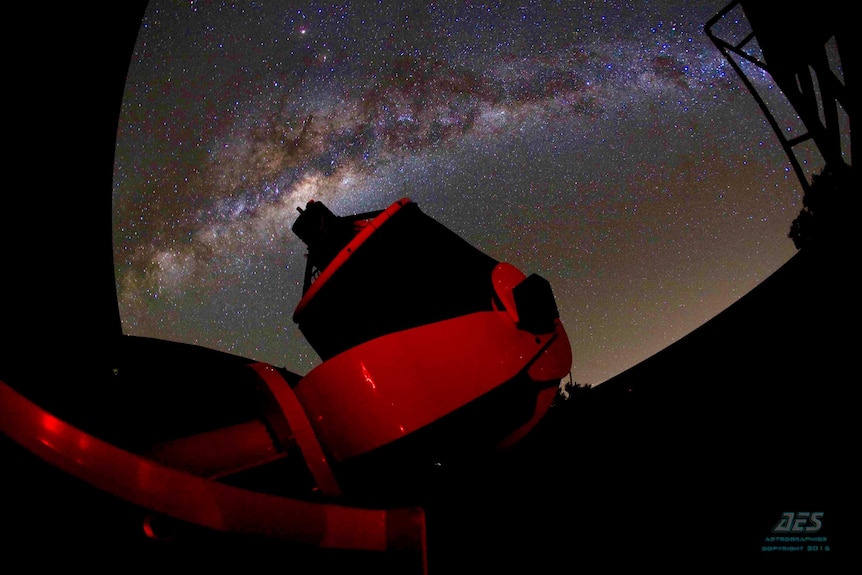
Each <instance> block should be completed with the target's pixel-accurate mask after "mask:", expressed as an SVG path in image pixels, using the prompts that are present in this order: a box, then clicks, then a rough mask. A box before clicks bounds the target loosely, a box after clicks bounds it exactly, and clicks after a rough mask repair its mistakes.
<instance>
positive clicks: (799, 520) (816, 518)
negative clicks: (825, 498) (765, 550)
mask: <svg viewBox="0 0 862 575" xmlns="http://www.w3.org/2000/svg"><path fill="white" fill-rule="evenodd" d="M822 519H823V512H822V511H800V512H799V513H792V512H786V513H782V514H781V520H780V521H779V522H778V523H776V524H775V527H773V528H772V532H773V533H817V532H818V531H820V527H821V526H822V524H821V520H822Z"/></svg>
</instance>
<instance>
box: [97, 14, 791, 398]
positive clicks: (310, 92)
mask: <svg viewBox="0 0 862 575" xmlns="http://www.w3.org/2000/svg"><path fill="white" fill-rule="evenodd" d="M724 5H725V2H723V1H709V2H696V3H695V2H681V1H680V2H672V1H668V2H628V3H626V2H592V1H590V2H574V3H558V2H526V1H525V2H520V3H464V2H436V3H408V4H407V5H406V6H403V5H402V3H396V2H384V1H380V2H368V3H341V4H337V3H333V4H329V3H327V4H322V3H315V2H299V3H297V2H290V3H287V2H195V1H192V2H184V3H179V2H167V1H161V0H159V1H156V0H153V1H151V2H150V3H149V5H148V8H147V11H146V14H145V17H144V20H143V22H142V26H141V30H140V34H139V37H138V41H137V46H136V49H135V52H134V55H133V60H132V62H131V65H130V68H129V74H128V79H127V85H126V93H125V96H124V100H123V106H122V111H121V115H120V119H119V132H118V137H117V153H116V162H115V171H114V197H113V204H114V254H115V268H116V279H117V290H118V301H119V305H120V313H121V317H122V321H123V329H124V332H125V333H128V334H133V335H143V336H150V337H159V338H163V339H168V340H175V341H184V342H189V343H196V344H199V345H204V346H207V347H212V348H215V349H220V350H224V351H229V352H232V353H237V354H240V355H244V356H247V357H252V358H254V359H258V360H261V361H266V362H269V363H272V364H275V365H279V366H284V367H287V368H288V369H291V370H294V371H297V372H299V373H307V371H308V370H309V369H311V368H312V367H313V366H314V365H316V364H317V362H318V359H317V357H316V355H315V354H314V352H313V351H312V350H311V349H310V347H309V346H308V345H307V344H306V343H305V341H304V339H303V338H302V335H301V334H300V333H299V331H298V330H297V329H296V326H295V325H294V324H293V322H292V320H291V315H292V312H293V309H294V307H295V305H296V303H297V302H298V301H299V298H300V296H301V288H302V278H303V270H304V265H305V260H304V253H305V246H304V244H302V243H301V242H300V241H299V239H298V238H296V237H295V236H293V234H292V233H291V231H290V226H291V225H292V223H293V222H294V220H295V219H296V216H297V215H298V214H297V212H296V208H297V207H298V206H299V207H304V206H305V203H306V202H307V201H308V200H310V199H317V200H322V201H324V202H325V203H326V204H327V205H328V206H329V207H330V209H332V210H333V211H334V212H335V213H336V214H341V215H349V214H352V213H358V212H364V211H369V210H375V209H382V208H384V207H386V206H388V205H389V204H390V203H391V202H393V201H395V200H397V199H399V198H401V197H404V196H407V197H410V198H411V199H412V200H414V201H415V202H417V203H418V205H419V207H420V208H421V209H422V210H423V211H424V212H425V213H427V214H429V215H431V216H432V217H434V218H435V219H437V220H438V221H440V222H441V223H442V224H444V225H446V226H447V227H449V228H451V229H452V230H454V231H455V232H456V233H458V234H459V235H461V236H462V237H464V238H465V239H466V240H468V241H469V242H471V243H472V244H474V245H476V246H477V247H478V248H480V249H481V250H483V251H484V252H486V253H488V254H489V255H491V256H492V257H494V258H496V259H498V260H500V261H507V262H510V263H512V264H514V265H516V266H517V267H519V268H520V269H521V270H522V271H524V272H525V273H527V274H529V273H533V272H535V273H538V274H540V275H542V276H544V277H545V278H546V279H548V280H549V281H550V283H551V285H552V287H553V289H554V293H555V295H556V297H557V300H558V306H559V308H560V312H561V317H562V320H563V324H564V325H565V327H566V330H567V332H568V334H569V338H570V340H571V342H572V351H573V358H574V364H573V368H572V376H573V379H574V380H575V381H578V382H582V383H594V384H595V383H601V382H602V381H605V380H607V379H608V378H610V377H612V376H614V375H616V374H618V373H620V372H621V371H623V370H625V369H626V368H628V367H631V366H632V365H634V364H635V363H637V362H638V361H641V360H642V359H645V358H646V357H648V356H649V355H651V354H653V353H655V352H657V351H659V350H660V349H662V348H663V347H665V346H667V345H668V344H670V343H672V342H673V341H675V340H677V339H679V338H680V337H682V336H684V335H685V334H687V333H688V332H690V331H691V330H692V329H694V328H696V327H697V326H698V325H700V324H702V323H703V322H704V321H706V320H708V319H709V318H710V317H712V316H714V315H715V314H717V313H718V312H720V311H721V310H722V309H724V308H726V307H727V306H728V305H730V304H731V303H733V301H735V300H736V299H737V298H739V297H740V296H742V295H744V294H745V293H746V292H747V291H749V290H750V289H751V288H752V287H754V286H755V285H756V284H757V283H758V282H760V281H761V280H763V279H764V278H765V277H766V276H768V275H769V274H770V273H771V272H773V271H774V270H776V269H777V268H778V267H780V266H781V265H782V264H783V263H784V262H785V261H787V259H788V258H789V257H790V256H792V255H793V253H795V248H794V246H793V243H792V241H791V240H790V239H789V238H788V237H787V232H788V230H789V228H790V223H791V222H792V220H793V219H794V218H795V217H796V215H797V214H798V212H799V208H800V207H801V190H800V189H799V183H798V181H797V180H796V178H795V175H794V174H793V173H792V171H791V170H790V168H789V163H788V161H787V158H786V157H785V156H784V152H783V151H782V150H781V147H780V145H779V144H778V142H777V141H776V139H775V137H774V135H773V134H772V132H771V131H770V128H769V126H768V125H767V123H766V121H765V119H764V118H763V117H762V113H761V112H760V110H759V109H758V108H757V106H756V104H755V102H754V101H753V99H752V98H751V97H750V95H749V94H748V93H747V92H746V91H745V88H744V87H743V86H742V83H741V82H740V81H739V80H738V78H737V77H736V76H735V75H734V73H733V71H732V70H731V69H730V67H729V66H728V65H727V64H726V63H725V62H724V61H723V58H722V56H721V55H720V54H719V52H718V51H717V50H716V49H715V48H714V47H713V46H712V45H711V43H710V42H709V40H708V39H707V37H706V35H705V34H704V32H703V25H704V23H705V22H706V21H707V20H708V19H709V18H710V17H712V16H713V15H714V14H716V13H717V12H718V11H719V10H720V9H721V8H722V7H724ZM764 81H766V80H764Z"/></svg>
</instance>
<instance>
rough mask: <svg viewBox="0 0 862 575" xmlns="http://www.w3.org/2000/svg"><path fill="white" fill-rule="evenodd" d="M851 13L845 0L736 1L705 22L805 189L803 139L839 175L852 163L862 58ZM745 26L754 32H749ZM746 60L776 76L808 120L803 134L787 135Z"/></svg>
mask: <svg viewBox="0 0 862 575" xmlns="http://www.w3.org/2000/svg"><path fill="white" fill-rule="evenodd" d="M851 12H852V5H851V4H849V3H846V2H840V1H838V0H823V1H818V2H816V3H815V2H802V3H793V4H789V3H787V2H777V1H763V0H758V1H752V0H734V1H733V2H731V3H730V4H728V5H727V6H726V7H725V8H724V9H722V10H721V11H720V12H719V13H718V14H716V15H715V16H714V17H713V18H711V19H710V20H709V21H708V22H707V23H706V25H705V32H706V34H707V36H708V37H709V38H710V39H711V40H712V42H713V43H714V44H715V46H716V47H717V48H718V49H719V51H721V53H722V54H723V55H724V56H725V57H726V58H727V60H728V62H729V63H730V64H731V66H732V67H733V69H734V70H735V71H736V72H737V74H739V76H740V78H741V79H742V81H743V82H744V83H745V86H746V87H747V88H748V90H749V91H750V92H751V94H752V96H754V99H755V100H756V101H757V103H758V105H759V106H760V108H761V109H762V110H763V113H764V114H765V116H766V119H767V120H768V121H769V123H770V125H771V126H772V129H773V130H774V131H775V134H776V136H777V137H778V139H779V141H780V143H781V146H782V147H783V148H784V150H785V152H786V153H787V156H788V158H789V159H790V162H791V164H792V166H793V169H794V170H795V172H796V175H797V177H798V178H799V181H800V183H801V185H802V189H803V191H805V192H807V191H808V189H809V187H810V181H809V180H810V178H809V176H810V174H807V173H806V171H805V167H804V165H803V164H804V162H803V160H801V159H800V157H799V154H798V151H799V149H800V146H801V145H802V144H804V143H806V142H809V141H813V142H814V144H815V146H816V147H817V150H818V151H819V153H820V154H821V155H822V157H823V160H824V162H825V166H823V168H828V170H829V171H830V172H832V173H833V174H837V175H843V174H844V173H845V172H847V171H848V170H849V168H851V167H852V159H851V158H852V154H851V150H852V147H853V146H852V139H853V138H852V130H851V129H850V124H851V120H852V112H853V106H854V105H855V102H856V98H854V90H855V83H854V82H855V66H856V62H855V58H856V55H855V53H853V51H852V49H851V46H850V43H851V38H852V30H851V23H852V22H853V21H854V20H855V18H854V17H853V16H852V14H851ZM745 23H747V24H748V26H749V27H750V28H749V29H744V26H745ZM740 27H743V29H740ZM744 63H748V64H750V65H753V66H754V68H751V67H749V68H748V69H749V70H761V71H763V72H766V73H767V74H769V75H770V76H771V77H772V79H773V80H774V81H775V83H776V84H777V85H778V87H779V88H780V89H781V91H782V92H783V94H784V96H785V97H786V99H787V102H788V103H789V104H790V106H792V108H793V110H794V111H795V113H796V114H798V116H799V120H801V122H802V124H804V129H805V130H806V131H805V132H804V133H801V134H800V135H796V136H792V137H791V136H789V135H788V131H787V129H786V127H784V126H782V125H781V124H780V123H779V120H778V119H777V117H776V116H777V114H776V110H775V109H774V106H772V107H771V106H770V105H769V104H768V103H767V97H766V94H764V91H763V89H761V90H760V91H759V90H758V88H757V87H756V81H755V80H754V79H753V78H752V77H750V76H751V74H746V72H745V70H744V69H743V65H744ZM848 132H849V134H850V138H849V139H847V138H846V135H847V134H848ZM809 168H811V166H809Z"/></svg>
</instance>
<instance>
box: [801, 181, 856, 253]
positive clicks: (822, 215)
mask: <svg viewBox="0 0 862 575" xmlns="http://www.w3.org/2000/svg"><path fill="white" fill-rule="evenodd" d="M852 171H853V170H852V168H845V169H843V170H841V171H840V172H835V171H833V170H830V169H829V167H828V166H827V167H825V168H823V171H822V172H820V174H814V175H813V176H812V178H811V186H810V187H809V188H808V190H806V192H805V195H804V196H803V198H802V210H801V211H800V212H799V216H797V217H796V219H795V220H793V223H792V224H791V226H790V232H789V233H788V237H790V239H792V240H793V244H794V245H795V246H796V248H797V249H813V248H816V247H822V248H825V249H829V248H830V247H833V248H835V247H840V246H841V245H847V243H848V241H850V240H852V238H851V237H850V229H851V223H852V222H851V218H854V217H856V215H857V213H858V211H857V209H856V206H855V205H853V204H854V202H856V203H858V199H857V198H856V197H854V195H853V190H851V188H852V185H851V182H852Z"/></svg>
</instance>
